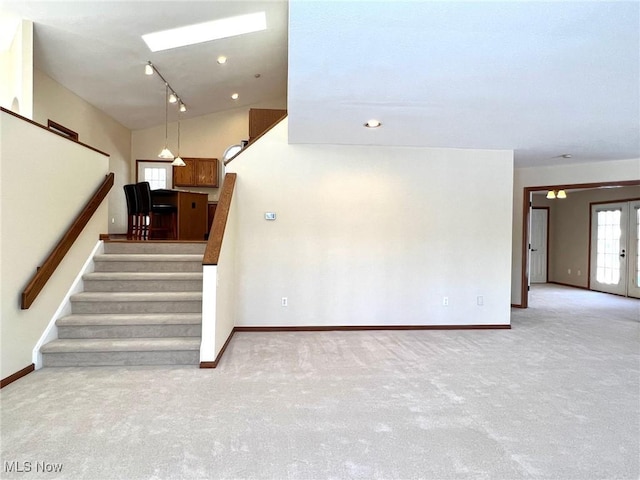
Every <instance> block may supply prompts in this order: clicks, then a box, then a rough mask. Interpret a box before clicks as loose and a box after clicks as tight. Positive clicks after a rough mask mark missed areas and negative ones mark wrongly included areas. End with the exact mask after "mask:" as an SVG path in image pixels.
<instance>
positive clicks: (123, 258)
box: [93, 253, 202, 262]
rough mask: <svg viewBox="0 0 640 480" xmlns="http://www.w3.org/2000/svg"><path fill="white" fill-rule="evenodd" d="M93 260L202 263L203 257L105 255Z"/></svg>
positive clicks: (161, 254)
mask: <svg viewBox="0 0 640 480" xmlns="http://www.w3.org/2000/svg"><path fill="white" fill-rule="evenodd" d="M93 258H94V261H96V262H202V255H200V254H189V253H187V254H166V253H103V254H99V255H95V256H94V257H93Z"/></svg>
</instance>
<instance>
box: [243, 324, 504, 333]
mask: <svg viewBox="0 0 640 480" xmlns="http://www.w3.org/2000/svg"><path fill="white" fill-rule="evenodd" d="M510 329H511V325H496V324H491V325H327V326H325V325H322V326H299V327H298V326H295V327H294V326H273V327H235V328H234V331H235V332H332V331H343V332H351V331H367V330H510Z"/></svg>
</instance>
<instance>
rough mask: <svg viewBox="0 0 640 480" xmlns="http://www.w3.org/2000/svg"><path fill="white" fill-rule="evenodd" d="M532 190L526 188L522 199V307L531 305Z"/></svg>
mask: <svg viewBox="0 0 640 480" xmlns="http://www.w3.org/2000/svg"><path fill="white" fill-rule="evenodd" d="M531 192H532V190H530V189H529V188H526V187H525V188H524V190H523V199H522V263H521V265H522V272H521V273H522V275H521V281H520V308H528V307H529V255H528V254H529V212H530V211H531V204H532V202H531Z"/></svg>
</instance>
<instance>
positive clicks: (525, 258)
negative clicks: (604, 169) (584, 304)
mask: <svg viewBox="0 0 640 480" xmlns="http://www.w3.org/2000/svg"><path fill="white" fill-rule="evenodd" d="M636 185H640V179H639V180H620V181H617V182H595V183H569V184H557V185H540V186H534V187H524V188H523V189H522V268H521V272H520V305H518V306H519V307H521V308H527V307H528V306H529V288H528V287H529V255H527V254H528V253H529V246H528V242H529V211H530V209H531V193H532V192H539V191H541V190H561V189H563V190H569V189H582V188H600V187H632V186H636ZM589 238H591V230H589ZM590 276H591V274H590V272H589V277H590Z"/></svg>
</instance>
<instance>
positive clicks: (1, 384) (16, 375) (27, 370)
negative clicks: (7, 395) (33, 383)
mask: <svg viewBox="0 0 640 480" xmlns="http://www.w3.org/2000/svg"><path fill="white" fill-rule="evenodd" d="M35 369H36V366H35V365H34V364H33V363H32V364H31V365H29V366H28V367H24V368H23V369H22V370H20V371H19V372H16V373H14V374H13V375H9V376H8V377H6V378H3V379H2V380H0V388H4V387H6V386H7V385H9V384H10V383H13V382H15V381H16V380H18V379H20V378H22V377H24V376H25V375H27V374H29V373H31V372H33V371H34V370H35Z"/></svg>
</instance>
